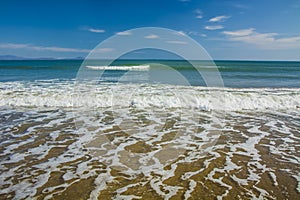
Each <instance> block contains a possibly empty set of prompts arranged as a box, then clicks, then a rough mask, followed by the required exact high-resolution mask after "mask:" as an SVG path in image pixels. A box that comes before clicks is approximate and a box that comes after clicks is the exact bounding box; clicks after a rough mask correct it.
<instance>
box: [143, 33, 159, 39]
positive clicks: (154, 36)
mask: <svg viewBox="0 0 300 200" xmlns="http://www.w3.org/2000/svg"><path fill="white" fill-rule="evenodd" d="M145 38H146V39H157V38H159V36H158V35H154V34H150V35H147V36H145Z"/></svg>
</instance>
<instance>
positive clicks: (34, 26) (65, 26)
mask: <svg viewBox="0 0 300 200" xmlns="http://www.w3.org/2000/svg"><path fill="white" fill-rule="evenodd" d="M299 21H300V1H299V0H251V1H250V0H244V1H242V0H240V1H237V0H151V1H150V0H149V1H146V0H131V1H130V0H118V1H117V0H107V1H106V0H105V1H102V0H98V1H96V0H77V1H71V0H70V1H63V0H61V1H55V0H52V1H50V0H44V1H34V0H27V1H16V0H9V1H8V0H7V1H4V0H3V1H1V2H0V55H6V54H12V55H17V56H25V57H57V58H66V57H76V56H86V55H87V53H88V52H89V51H90V50H91V49H93V48H94V47H95V46H96V45H97V44H99V43H100V42H101V41H103V40H105V39H107V38H108V37H110V36H113V35H114V34H117V33H119V32H122V31H125V30H128V29H133V28H139V27H163V28H169V29H173V30H177V31H181V32H183V33H185V34H186V35H188V36H190V37H192V38H193V39H194V40H196V41H197V42H199V43H200V44H201V45H202V46H203V47H204V48H205V49H206V50H207V51H208V53H209V54H210V55H211V56H212V58H214V59H230V60H234V59H243V60H300V23H299Z"/></svg>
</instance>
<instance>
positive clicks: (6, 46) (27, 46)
mask: <svg viewBox="0 0 300 200" xmlns="http://www.w3.org/2000/svg"><path fill="white" fill-rule="evenodd" d="M0 48H4V49H29V50H35V51H55V52H82V53H88V52H90V50H89V49H77V48H65V47H55V46H51V47H45V46H35V45H31V44H13V43H8V44H0Z"/></svg>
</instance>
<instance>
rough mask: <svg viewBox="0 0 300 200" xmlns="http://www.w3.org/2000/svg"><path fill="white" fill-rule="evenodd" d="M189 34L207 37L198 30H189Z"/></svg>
mask: <svg viewBox="0 0 300 200" xmlns="http://www.w3.org/2000/svg"><path fill="white" fill-rule="evenodd" d="M187 34H188V35H195V36H201V37H207V35H206V34H204V33H201V32H197V31H189V32H187Z"/></svg>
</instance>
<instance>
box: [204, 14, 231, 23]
mask: <svg viewBox="0 0 300 200" xmlns="http://www.w3.org/2000/svg"><path fill="white" fill-rule="evenodd" d="M229 18H230V16H226V15H221V16H217V17H213V18H210V19H209V20H208V21H209V22H224V21H226V20H227V19H229Z"/></svg>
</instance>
